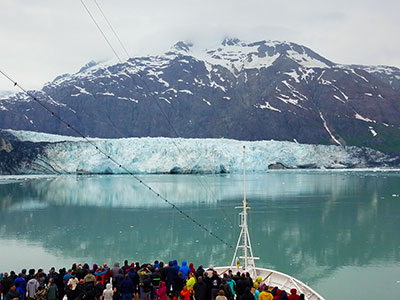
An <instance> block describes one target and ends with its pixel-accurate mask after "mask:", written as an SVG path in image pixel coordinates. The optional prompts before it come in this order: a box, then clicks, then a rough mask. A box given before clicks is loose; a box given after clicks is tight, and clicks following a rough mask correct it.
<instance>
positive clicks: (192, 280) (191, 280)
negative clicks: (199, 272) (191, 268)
mask: <svg viewBox="0 0 400 300" xmlns="http://www.w3.org/2000/svg"><path fill="white" fill-rule="evenodd" d="M195 283H196V277H194V275H193V273H189V279H188V281H186V286H187V287H188V289H193V286H194V285H195Z"/></svg>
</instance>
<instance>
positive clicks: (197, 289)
mask: <svg viewBox="0 0 400 300" xmlns="http://www.w3.org/2000/svg"><path fill="white" fill-rule="evenodd" d="M193 290H194V294H195V297H196V300H207V284H206V283H205V282H204V280H203V277H202V276H199V278H198V279H197V282H196V283H195V284H194V286H193Z"/></svg>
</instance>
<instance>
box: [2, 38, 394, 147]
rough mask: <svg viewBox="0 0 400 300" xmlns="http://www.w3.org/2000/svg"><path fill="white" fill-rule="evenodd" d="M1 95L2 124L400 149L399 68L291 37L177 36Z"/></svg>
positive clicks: (109, 134) (95, 133) (97, 133)
mask: <svg viewBox="0 0 400 300" xmlns="http://www.w3.org/2000/svg"><path fill="white" fill-rule="evenodd" d="M31 94H32V95H33V96H34V97H36V98H37V99H38V100H39V101H40V104H39V103H37V102H35V101H33V100H32V98H31V97H29V96H27V95H26V94H23V93H19V94H16V95H12V96H10V97H6V98H4V99H1V100H0V128H10V129H16V130H30V131H38V132H47V133H54V134H62V135H77V132H75V131H74V130H72V129H71V128H69V127H68V126H67V125H66V124H63V123H62V122H60V121H59V120H58V118H57V117H56V116H53V115H52V114H51V113H49V112H48V111H46V109H43V107H42V105H44V106H46V107H47V108H48V109H49V110H50V111H53V112H54V113H55V114H56V115H58V116H60V117H61V118H62V119H63V120H65V121H66V122H67V123H68V124H70V125H72V127H74V128H75V129H76V130H77V131H78V132H79V133H81V134H84V135H85V136H90V137H101V138H120V137H146V136H150V137H177V136H179V137H185V138H192V137H196V138H221V137H225V138H229V139H238V140H271V139H274V140H281V141H295V142H298V143H306V144H327V145H328V144H333V145H342V146H345V145H355V146H367V147H370V148H374V149H378V150H380V151H384V152H400V129H399V125H400V118H399V116H400V69H398V68H395V67H387V66H360V65H343V64H337V63H334V62H332V61H330V60H328V59H326V58H324V57H322V56H321V55H319V54H317V53H315V52H314V51H312V50H311V49H309V48H307V47H304V46H301V45H298V44H295V43H289V42H278V41H258V42H252V43H248V42H244V41H240V40H238V39H225V40H224V41H223V42H222V44H221V45H220V46H219V47H218V48H217V49H212V50H196V49H195V48H194V46H193V45H192V44H190V43H184V42H178V43H176V44H175V45H174V46H173V47H172V48H171V49H170V50H169V51H167V52H166V53H164V54H162V55H155V56H147V57H133V58H130V59H129V60H127V61H125V62H123V63H117V64H104V63H102V64H96V63H95V62H90V63H88V64H87V65H85V66H84V67H83V68H82V69H81V70H80V71H79V72H77V73H75V74H64V75H61V76H58V77H57V78H56V79H55V80H53V81H52V82H49V83H47V84H45V86H44V87H43V89H42V90H40V91H31Z"/></svg>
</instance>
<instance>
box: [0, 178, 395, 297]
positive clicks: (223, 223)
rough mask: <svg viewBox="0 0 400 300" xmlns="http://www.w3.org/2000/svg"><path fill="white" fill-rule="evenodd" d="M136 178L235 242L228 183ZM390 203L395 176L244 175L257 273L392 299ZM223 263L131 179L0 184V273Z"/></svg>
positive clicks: (218, 249) (223, 255) (233, 185)
mask: <svg viewBox="0 0 400 300" xmlns="http://www.w3.org/2000/svg"><path fill="white" fill-rule="evenodd" d="M141 178H142V179H143V180H144V181H145V182H146V183H148V184H149V185H150V186H152V187H153V188H154V189H155V190H157V191H158V192H159V193H160V194H162V195H164V196H165V197H166V198H167V199H169V200H170V201H171V202H174V203H175V204H177V205H178V206H179V207H180V208H181V209H182V210H184V211H185V212H186V213H188V214H189V215H191V216H193V217H194V218H195V219H196V220H197V221H199V222H200V223H202V224H203V225H204V226H206V227H207V228H209V229H211V230H212V231H213V232H215V233H216V234H218V235H219V236H220V237H221V238H223V239H224V240H226V241H227V242H228V243H229V244H231V245H235V244H236V241H237V237H238V234H239V230H238V221H239V217H238V215H237V214H238V210H235V209H234V207H235V206H239V205H240V203H241V200H242V177H241V176H240V175H226V176H220V175H204V176H200V175H147V176H142V177H141ZM399 194H400V173H396V172H391V173H389V172H328V171H327V172H299V171H292V172H289V171H285V172H280V171H276V172H271V173H267V174H252V175H248V176H247V196H248V200H249V203H250V206H251V207H252V209H251V211H250V221H249V227H250V234H251V239H252V243H253V250H254V253H255V255H256V256H259V257H261V260H260V261H259V262H258V266H260V267H267V268H274V269H276V270H279V271H282V272H285V273H288V274H291V275H293V276H295V277H297V278H298V279H300V280H302V281H304V282H306V283H308V284H309V285H310V286H312V287H313V288H314V289H316V290H317V291H318V292H320V293H321V294H322V295H323V296H325V297H326V299H332V300H334V299H338V300H339V299H341V300H342V299H354V296H355V295H357V298H359V299H383V298H389V297H392V296H393V295H398V294H399V293H400V197H399ZM232 255H233V251H232V250H231V249H230V248H228V247H227V246H225V245H224V244H222V243H220V242H219V241H217V240H216V239H214V238H213V237H211V236H210V235H208V234H207V233H205V232H204V231H202V230H201V229H199V228H198V227H195V226H194V225H193V223H192V222H189V221H188V220H187V219H186V218H184V217H182V216H181V215H180V214H179V213H178V212H177V211H175V210H173V209H171V207H170V206H168V205H167V204H165V203H164V202H163V201H162V200H160V199H159V198H157V197H155V196H154V195H153V194H152V193H150V192H149V191H147V190H146V189H145V188H144V187H143V186H141V185H140V184H139V183H137V181H136V180H135V179H133V178H132V177H129V176H93V177H75V176H61V177H47V178H46V177H43V178H28V179H26V178H25V179H24V178H20V177H14V178H10V177H0V272H4V271H9V270H11V269H13V270H16V271H19V270H20V269H21V268H30V267H35V268H38V267H44V268H46V269H48V268H49V267H51V266H55V267H56V268H59V267H61V266H69V265H71V264H72V263H74V262H88V263H104V262H108V263H113V262H114V261H121V262H122V261H123V260H124V259H128V260H129V261H132V260H134V261H140V262H145V261H148V262H152V261H154V260H155V259H161V260H164V261H169V260H170V259H175V258H176V259H178V261H182V259H188V260H189V261H190V262H193V263H194V264H195V265H198V264H200V263H201V264H203V265H209V264H210V263H213V264H214V265H227V264H229V263H230V262H231V259H232ZM338 290H343V291H345V292H344V295H343V294H342V295H340V294H339V292H338Z"/></svg>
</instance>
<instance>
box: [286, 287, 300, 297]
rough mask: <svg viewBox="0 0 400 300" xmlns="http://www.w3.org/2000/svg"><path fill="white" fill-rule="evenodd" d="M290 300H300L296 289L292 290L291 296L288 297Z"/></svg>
mask: <svg viewBox="0 0 400 300" xmlns="http://www.w3.org/2000/svg"><path fill="white" fill-rule="evenodd" d="M288 298H289V300H299V298H300V295H298V294H297V290H296V289H295V288H293V289H291V290H290V295H289V296H288Z"/></svg>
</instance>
